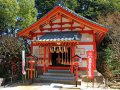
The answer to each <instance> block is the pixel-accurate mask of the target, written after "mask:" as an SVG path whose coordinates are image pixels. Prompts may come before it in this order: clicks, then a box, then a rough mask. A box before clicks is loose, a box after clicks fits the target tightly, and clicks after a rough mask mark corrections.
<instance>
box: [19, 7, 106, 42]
mask: <svg viewBox="0 0 120 90" xmlns="http://www.w3.org/2000/svg"><path fill="white" fill-rule="evenodd" d="M53 16H55V18H54V19H58V18H61V17H63V16H64V17H67V18H68V19H69V20H70V22H64V23H72V22H71V21H75V22H78V23H80V25H82V26H80V27H78V28H80V29H81V30H80V31H83V28H84V27H85V26H87V27H89V28H92V29H93V31H94V33H97V35H95V37H96V42H97V44H99V43H100V42H101V40H102V39H103V38H104V36H105V34H106V33H107V32H108V29H107V28H105V27H103V26H100V25H98V24H95V23H92V22H90V21H89V20H87V19H84V18H80V17H78V16H76V15H74V14H73V13H71V12H68V11H67V10H65V9H63V8H62V7H60V6H56V7H55V8H54V9H53V10H52V11H50V12H49V13H48V14H46V15H45V16H44V17H42V18H41V19H40V20H39V21H38V22H36V23H34V24H33V25H31V26H30V27H28V28H26V29H24V30H22V31H20V32H19V33H18V36H21V37H26V38H31V37H34V36H36V35H29V34H30V32H31V31H33V33H34V32H35V30H38V29H39V30H40V33H41V32H43V30H46V29H45V28H44V29H43V28H40V25H42V24H43V23H44V25H46V24H48V23H49V22H51V20H53V18H52V17H53ZM50 19H51V20H50ZM64 23H63V22H62V20H61V21H60V23H51V25H53V24H61V25H62V24H64ZM65 28H69V29H70V30H71V31H72V30H73V29H74V28H77V27H72V24H71V27H65ZM54 29H55V28H52V26H51V28H48V30H50V31H53V30H54ZM57 29H58V28H57ZM59 29H60V30H61V31H62V29H64V28H63V27H61V28H59ZM98 32H100V33H98Z"/></svg>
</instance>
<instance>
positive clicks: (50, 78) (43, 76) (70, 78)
mask: <svg viewBox="0 0 120 90" xmlns="http://www.w3.org/2000/svg"><path fill="white" fill-rule="evenodd" d="M38 77H39V78H41V79H49V80H75V77H74V76H72V77H64V76H45V75H41V76H38Z"/></svg>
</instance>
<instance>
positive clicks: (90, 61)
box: [87, 51, 94, 79]
mask: <svg viewBox="0 0 120 90" xmlns="http://www.w3.org/2000/svg"><path fill="white" fill-rule="evenodd" d="M93 57H94V51H87V58H88V63H87V69H88V78H89V79H93V78H94V69H93V64H94V63H93V61H94V60H93V59H94V58H93Z"/></svg>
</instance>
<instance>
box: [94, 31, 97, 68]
mask: <svg viewBox="0 0 120 90" xmlns="http://www.w3.org/2000/svg"><path fill="white" fill-rule="evenodd" d="M93 42H94V44H93V50H94V58H93V62H94V70H96V60H97V48H96V42H95V33H93Z"/></svg>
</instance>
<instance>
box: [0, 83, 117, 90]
mask: <svg viewBox="0 0 120 90" xmlns="http://www.w3.org/2000/svg"><path fill="white" fill-rule="evenodd" d="M0 90H118V89H110V88H105V87H104V85H103V84H96V83H95V84H94V87H93V85H92V83H85V82H82V83H81V86H80V85H78V87H75V85H67V84H58V83H33V84H30V85H21V86H18V85H14V86H7V87H5V88H4V87H0Z"/></svg>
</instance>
